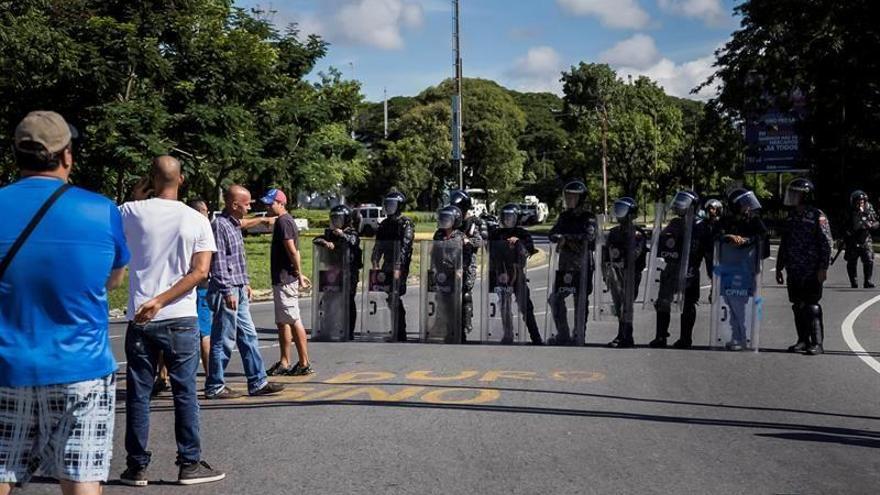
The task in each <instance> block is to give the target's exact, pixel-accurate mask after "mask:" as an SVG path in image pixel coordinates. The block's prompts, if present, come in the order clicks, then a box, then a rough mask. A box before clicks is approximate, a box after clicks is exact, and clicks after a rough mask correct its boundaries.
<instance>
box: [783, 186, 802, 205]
mask: <svg viewBox="0 0 880 495" xmlns="http://www.w3.org/2000/svg"><path fill="white" fill-rule="evenodd" d="M783 202H784V204H785V206H800V205H802V204H803V203H804V193H803V192H802V191H798V190H797V189H792V188H788V189H786V190H785V199H784V200H783Z"/></svg>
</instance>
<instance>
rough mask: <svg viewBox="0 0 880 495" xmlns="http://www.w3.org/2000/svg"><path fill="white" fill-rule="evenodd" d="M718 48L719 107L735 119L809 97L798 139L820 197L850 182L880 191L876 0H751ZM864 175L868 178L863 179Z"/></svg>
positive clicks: (840, 193)
mask: <svg viewBox="0 0 880 495" xmlns="http://www.w3.org/2000/svg"><path fill="white" fill-rule="evenodd" d="M736 12H737V13H738V14H739V15H740V16H741V18H742V21H741V26H742V27H741V28H740V29H739V30H738V31H736V32H735V33H734V34H733V37H732V38H731V40H730V41H729V42H728V43H727V44H726V45H725V46H724V48H722V49H721V50H720V51H719V52H718V53H717V60H716V63H715V66H716V68H717V71H716V72H715V74H714V75H713V76H712V77H711V78H710V80H709V81H707V83H706V84H712V83H715V82H718V83H720V93H719V95H718V97H717V98H716V99H715V100H714V104H715V105H717V107H718V109H719V112H720V113H723V114H728V115H730V116H731V118H733V119H735V120H738V121H745V120H748V119H751V118H755V117H756V116H759V115H761V114H762V113H764V112H765V111H766V110H768V109H770V108H781V109H783V110H784V109H787V108H790V107H791V105H792V98H791V96H792V95H793V94H794V93H796V92H797V93H800V94H801V95H802V96H803V101H804V103H805V105H806V115H805V118H804V120H803V122H802V126H801V132H802V135H803V136H804V138H803V139H802V140H801V142H802V143H803V144H805V145H806V157H805V158H806V159H805V163H806V164H807V165H809V166H811V167H812V171H813V175H814V177H815V179H816V182H817V184H819V188H818V193H819V195H820V197H821V198H822V199H823V202H825V203H826V204H832V203H833V204H834V205H835V206H839V205H841V204H844V201H845V196H846V195H847V194H848V193H849V190H851V189H852V188H855V187H861V188H865V189H871V190H873V191H878V190H880V172H878V169H877V168H876V166H875V165H876V163H877V158H878V156H880V139H878V137H877V133H876V131H875V130H876V129H877V128H878V127H880V112H878V110H877V109H878V108H880V89H878V85H877V81H878V80H880V59H878V57H877V53H878V52H880V31H878V29H877V28H876V21H875V19H877V18H880V4H878V2H876V1H873V0H852V1H848V2H837V1H834V0H750V1H747V2H744V3H742V4H741V5H740V6H738V7H737V8H736ZM866 182H867V185H866Z"/></svg>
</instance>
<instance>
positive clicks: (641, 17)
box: [556, 0, 665, 29]
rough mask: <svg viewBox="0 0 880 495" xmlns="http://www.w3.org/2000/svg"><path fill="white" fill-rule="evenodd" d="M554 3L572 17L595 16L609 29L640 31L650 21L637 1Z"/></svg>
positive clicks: (582, 0) (558, 1)
mask: <svg viewBox="0 0 880 495" xmlns="http://www.w3.org/2000/svg"><path fill="white" fill-rule="evenodd" d="M661 1H665V0H661ZM556 3H557V4H558V5H559V6H560V7H561V8H562V9H563V10H565V11H566V12H569V13H570V14H573V15H578V16H596V17H598V18H599V21H600V22H601V23H602V25H604V26H607V27H611V28H624V29H641V28H643V27H645V26H647V25H648V22H649V21H650V17H649V16H648V13H647V12H645V10H644V9H642V7H641V6H640V5H639V2H638V0H556Z"/></svg>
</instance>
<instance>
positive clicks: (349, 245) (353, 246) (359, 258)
mask: <svg viewBox="0 0 880 495" xmlns="http://www.w3.org/2000/svg"><path fill="white" fill-rule="evenodd" d="M336 230H337V229H324V235H322V236H318V237H316V238H315V240H314V241H313V243H314V244H318V243H319V241H321V240H324V241H327V242H331V243H333V245H334V247H335V250H334V251H336V252H341V253H342V255H344V256H346V260H345V262H347V263H348V268H349V281H350V282H349V291H350V294H349V297H350V299H349V303H348V315H349V317H348V326H349V329H348V339H349V340H353V339H354V328H355V323H356V321H357V306H356V305H355V294H357V286H358V281H359V280H360V273H361V268H363V252H362V250H361V238H360V235H359V234H358V231H357V229H356V228H355V227H353V226H349V227H346V228H345V229H343V230H342V234H341V235H340V234H339V233H337V232H336ZM343 248H344V251H343ZM338 262H339V264H342V262H343V260H342V259H339V260H338Z"/></svg>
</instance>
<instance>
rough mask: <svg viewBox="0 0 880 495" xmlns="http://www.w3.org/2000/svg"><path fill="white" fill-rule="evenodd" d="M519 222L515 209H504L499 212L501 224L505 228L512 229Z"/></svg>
mask: <svg viewBox="0 0 880 495" xmlns="http://www.w3.org/2000/svg"><path fill="white" fill-rule="evenodd" d="M518 223H519V215H517V214H516V212H515V211H504V212H502V213H501V226H502V227H504V228H505V229H512V228H514V227H516V224H518Z"/></svg>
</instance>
